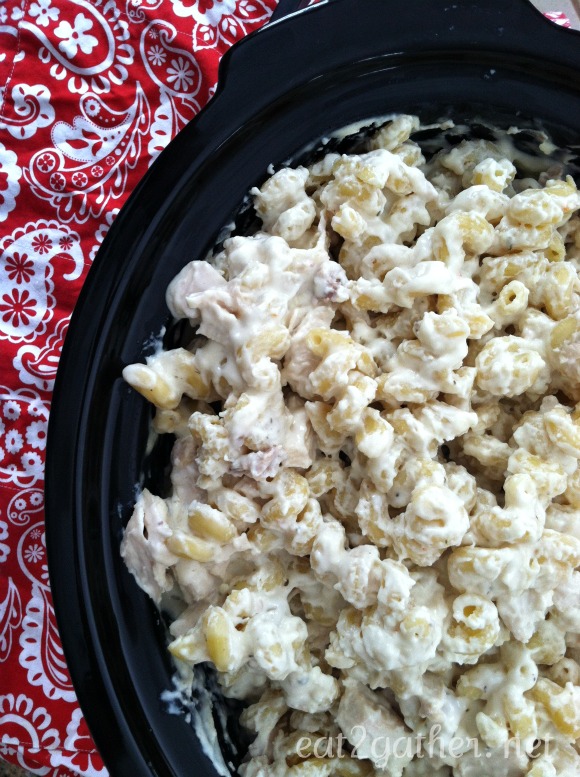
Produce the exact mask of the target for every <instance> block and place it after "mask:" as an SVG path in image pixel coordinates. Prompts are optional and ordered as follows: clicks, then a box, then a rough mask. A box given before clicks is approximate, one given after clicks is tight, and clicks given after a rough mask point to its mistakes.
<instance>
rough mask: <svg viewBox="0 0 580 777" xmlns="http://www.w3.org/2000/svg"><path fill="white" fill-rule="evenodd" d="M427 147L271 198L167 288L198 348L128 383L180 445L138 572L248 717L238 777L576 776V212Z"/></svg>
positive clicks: (381, 135)
mask: <svg viewBox="0 0 580 777" xmlns="http://www.w3.org/2000/svg"><path fill="white" fill-rule="evenodd" d="M418 129H419V121H418V119H417V118H416V117H411V116H396V117H393V118H392V119H391V120H390V121H388V122H387V123H385V124H384V126H383V127H381V128H380V129H379V130H378V131H377V132H375V134H374V135H373V137H372V138H370V140H368V142H367V150H366V151H360V153H357V154H351V155H338V154H327V155H326V156H325V157H324V158H323V159H321V160H320V161H318V162H316V163H315V164H313V165H311V166H309V167H306V166H304V167H298V168H296V169H291V168H284V169H282V170H279V171H278V172H276V173H274V175H272V176H271V177H270V178H269V179H268V180H267V181H266V182H265V183H264V184H263V185H262V186H261V187H260V188H256V189H253V190H252V192H251V194H252V195H253V197H254V203H255V208H256V213H257V215H258V216H259V218H260V219H261V221H262V228H261V229H260V230H259V231H258V232H256V233H255V234H254V235H251V236H249V237H243V236H235V237H232V238H229V239H228V240H226V241H225V243H224V247H223V250H222V251H221V252H220V253H219V255H217V256H215V257H214V258H213V260H212V261H211V262H199V261H195V262H191V263H190V264H189V265H187V266H186V267H185V268H184V269H183V270H182V271H181V273H179V275H178V276H177V277H176V278H175V279H174V281H173V282H172V283H171V285H170V287H169V289H168V291H167V303H168V306H169V308H170V310H171V312H172V313H173V315H174V316H175V317H176V318H185V319H188V320H189V321H190V323H191V324H192V325H194V326H196V327H197V332H198V335H199V336H198V337H197V338H196V339H195V340H194V341H193V343H192V344H191V345H189V346H188V347H187V348H175V349H173V350H169V351H164V350H159V351H158V352H156V353H155V354H154V355H153V356H150V357H149V358H148V359H147V360H146V363H145V364H133V365H128V366H127V367H126V368H125V370H124V373H123V374H124V377H125V379H126V380H127V382H128V383H129V384H130V385H131V386H132V387H133V388H135V389H136V390H137V391H138V392H140V393H141V394H142V395H143V396H144V397H145V398H146V399H148V400H149V401H150V402H151V403H152V404H153V405H154V406H155V408H156V415H155V420H154V423H153V426H154V430H155V431H156V432H157V433H159V434H161V433H167V432H169V433H173V434H175V436H176V441H175V443H174V447H173V453H172V457H171V473H170V476H171V477H170V480H171V489H170V492H169V493H168V494H167V495H166V497H165V498H161V497H159V496H154V495H152V494H151V493H149V491H147V490H143V492H142V493H141V495H140V496H139V498H138V500H137V504H136V506H135V509H134V512H133V515H132V517H131V519H130V521H129V524H128V525H127V528H126V531H125V534H124V538H123V542H122V547H121V552H122V555H123V558H124V559H125V562H126V564H127V565H128V567H129V569H130V570H131V572H132V573H133V574H134V576H135V577H136V579H137V581H138V583H139V584H140V585H141V587H142V588H143V589H144V590H145V591H146V592H147V593H148V594H149V595H150V596H151V597H152V598H153V599H154V600H155V601H156V602H157V603H158V604H159V603H161V604H162V602H163V597H164V596H165V595H171V596H172V597H175V595H176V594H179V595H180V596H181V597H182V598H183V600H184V603H185V606H184V611H183V613H182V615H181V616H180V617H179V618H178V619H177V620H175V621H174V622H173V624H172V626H171V629H170V630H171V634H172V636H173V640H172V642H171V644H170V646H169V650H170V651H171V653H172V654H173V655H174V656H175V657H176V658H177V659H179V660H181V661H184V662H186V663H187V664H190V665H195V664H198V663H202V662H209V663H211V664H212V665H213V666H214V667H215V670H216V672H217V675H218V679H219V682H220V683H221V685H222V687H223V690H224V694H225V695H227V696H231V697H233V698H236V699H242V700H247V701H248V702H249V703H250V706H248V708H247V709H246V710H245V712H244V713H243V715H242V722H243V723H244V725H246V726H247V727H248V728H249V729H251V730H252V731H254V732H255V733H256V734H257V736H256V739H255V741H254V742H253V744H252V745H251V746H250V749H249V753H248V758H247V760H246V763H245V764H244V765H243V766H242V767H241V772H242V774H243V775H244V777H290V776H291V777H294V776H295V777H326V776H327V775H328V777H330V776H331V775H332V776H334V775H339V777H359V776H360V777H367V775H368V777H372V776H373V775H379V774H380V775H384V777H420V775H426V774H436V775H441V777H463V775H464V774H479V773H482V774H483V771H485V770H484V769H483V767H482V768H481V769H480V768H479V767H478V765H477V754H476V752H475V751H476V750H477V748H475V750H474V748H473V742H474V741H477V743H478V745H479V746H480V747H481V748H483V751H484V753H485V760H484V764H485V766H486V768H487V769H488V770H489V769H491V771H490V772H489V773H494V774H496V773H497V774H498V775H499V774H508V773H509V774H510V775H512V777H518V776H519V775H521V777H524V775H528V777H555V775H556V774H562V775H577V774H580V756H579V755H578V746H579V737H580V664H579V661H580V609H579V608H580V571H579V570H578V566H579V565H580V404H579V403H580V366H579V365H580V280H579V275H578V267H579V266H580V264H579V262H578V260H577V252H578V246H579V242H578V241H579V239H578V233H579V230H578V224H579V223H580V215H579V214H578V211H579V210H580V194H579V193H578V191H577V190H576V186H575V184H574V181H573V180H572V178H570V177H567V178H565V179H564V180H558V179H555V178H551V179H550V178H549V177H548V176H549V174H550V170H548V172H547V173H546V174H545V175H544V174H542V175H539V174H538V172H537V171H538V170H539V168H538V161H537V159H535V160H534V165H535V167H533V169H534V170H536V173H535V174H534V175H535V176H536V178H533V174H532V173H529V172H526V171H525V154H523V152H518V151H516V149H515V146H513V145H512V144H511V143H510V135H509V133H508V134H504V135H502V134H501V133H499V132H495V131H494V132H491V131H490V132H491V135H493V136H494V137H495V140H483V139H475V140H466V139H463V140H460V142H455V143H449V144H446V142H445V141H441V142H440V143H439V146H438V147H437V148H434V146H433V143H434V141H433V140H432V139H431V140H428V141H426V145H425V147H424V148H423V147H422V146H421V145H420V144H418V143H417V142H415V141H414V140H413V134H414V133H415V132H416V131H417V130H418ZM445 129H446V130H451V132H453V131H454V130H453V124H452V123H451V122H448V123H446V125H445ZM510 132H511V130H510ZM459 137H461V136H459ZM426 159H428V160H429V161H428V162H427V161H426ZM522 160H523V161H522ZM548 167H549V165H548V164H546V169H548ZM522 168H524V169H522ZM526 176H527V177H526ZM545 179H547V180H545ZM357 726H358V727H359V728H361V727H363V728H364V732H365V733H364V737H363V738H362V739H361V740H360V742H358V741H357V740H356V738H355V736H354V733H353V732H355V730H356V729H357ZM433 726H439V730H440V732H441V737H442V742H443V743H444V745H445V746H447V745H451V743H452V742H453V741H454V740H457V739H458V740H459V742H460V745H461V746H460V747H459V750H457V749H456V752H455V753H452V752H447V751H442V752H440V753H439V754H437V755H436V756H435V755H433V754H432V753H431V754H427V756H426V755H425V753H420V752H419V751H417V750H409V751H407V749H405V753H404V755H402V756H401V757H396V758H395V757H392V754H391V755H386V754H384V757H381V755H380V753H378V752H377V750H376V748H375V740H377V739H380V738H381V737H383V739H384V738H385V737H386V738H387V740H389V741H394V740H395V739H398V740H401V741H403V742H405V743H408V742H409V741H410V739H411V738H412V737H413V736H414V735H421V736H424V737H427V736H428V735H429V732H430V730H431V729H432V727H433ZM339 736H340V737H342V736H344V737H345V738H346V741H347V743H348V747H347V751H346V752H345V753H343V755H342V756H338V755H337V753H336V750H333V749H332V748H333V742H335V740H336V738H337V737H339ZM313 742H317V743H318V744H317V745H316V747H315V746H313V744H312V743H313ZM320 742H323V743H324V747H321V746H320ZM308 743H310V744H308ZM470 743H471V744H470ZM405 747H406V746H405ZM538 747H539V748H540V750H539V751H538ZM518 748H520V749H518ZM521 748H523V750H522V749H521ZM526 748H528V749H526ZM530 748H532V749H534V748H535V749H534V753H535V757H534V758H532V757H531V756H530V752H531V751H530ZM485 773H486V774H487V773H488V771H486V772H485Z"/></svg>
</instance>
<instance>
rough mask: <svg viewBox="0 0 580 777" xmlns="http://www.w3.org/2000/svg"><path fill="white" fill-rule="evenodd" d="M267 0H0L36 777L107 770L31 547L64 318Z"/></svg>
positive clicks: (8, 394) (11, 547)
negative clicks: (110, 233) (122, 215)
mask: <svg viewBox="0 0 580 777" xmlns="http://www.w3.org/2000/svg"><path fill="white" fill-rule="evenodd" d="M275 3H276V0H90V1H89V0H0V85H2V91H1V92H0V759H4V760H6V761H8V762H10V763H14V764H19V765H20V766H22V767H24V768H27V769H29V770H30V771H33V772H34V773H36V774H40V775H45V777H71V776H74V775H83V777H85V776H86V777H97V776H98V777H106V775H107V771H106V769H105V767H104V765H103V762H102V760H101V758H100V756H99V754H98V752H97V751H96V749H95V746H94V743H93V741H92V739H91V736H90V733H89V731H88V728H87V726H86V723H85V721H84V718H83V716H82V713H81V711H80V709H79V706H78V703H77V700H76V697H75V693H74V690H73V687H72V684H71V681H70V678H69V675H68V672H67V668H66V664H65V661H64V658H63V653H62V648H61V645H60V640H59V636H58V632H57V628H56V623H55V617H54V610H53V606H52V601H51V595H50V588H49V583H48V574H47V564H46V550H45V542H44V522H43V485H44V475H43V470H44V456H45V448H46V431H47V420H48V414H49V410H50V400H51V391H52V388H53V385H54V379H55V374H56V368H57V364H58V358H59V354H60V351H61V347H62V343H63V339H64V336H65V334H66V331H67V327H68V322H69V319H70V315H71V312H72V309H73V307H74V304H75V300H76V299H77V296H78V294H79V291H80V289H81V286H82V284H83V281H84V279H85V277H86V274H87V272H88V270H89V267H90V265H91V262H92V260H93V259H94V257H95V254H96V252H97V250H98V248H99V245H100V244H101V242H102V240H103V238H104V236H105V233H106V232H107V230H108V229H109V227H110V226H111V223H112V221H113V219H114V218H115V215H116V214H117V212H118V210H119V208H120V207H121V206H122V205H123V203H124V202H125V200H126V198H127V196H128V195H129V193H130V192H131V190H132V189H133V188H134V186H135V184H136V183H137V182H138V180H139V179H140V178H141V176H142V175H143V174H144V173H145V171H146V170H147V168H148V167H149V166H150V165H151V163H152V162H153V160H154V159H155V158H156V156H157V155H158V154H159V152H160V151H161V150H162V149H163V148H164V147H165V146H166V145H167V143H168V142H169V141H170V140H171V138H173V137H174V136H175V135H176V133H177V132H179V130H180V129H181V128H182V127H183V126H184V125H185V124H186V123H187V122H188V121H189V120H190V119H191V118H192V117H193V116H195V114H197V113H198V112H199V110H200V109H201V108H202V106H203V105H204V104H205V103H206V102H207V100H208V99H209V98H210V97H211V95H212V94H213V91H214V89H215V85H216V78H217V68H218V62H219V59H220V57H221V55H222V54H223V53H224V51H225V50H226V49H227V48H228V47H229V46H230V45H231V44H232V43H234V42H235V41H236V40H238V39H240V38H241V37H243V36H244V35H245V34H247V33H248V32H250V31H251V30H254V29H256V28H258V27H260V26H261V25H263V24H264V23H265V22H266V21H267V20H268V18H269V17H270V14H271V12H272V10H273V8H274V6H275ZM552 17H553V20H554V21H555V22H556V23H559V24H564V25H566V26H569V22H568V20H567V19H566V18H565V17H563V15H562V14H558V13H556V14H553V15H552Z"/></svg>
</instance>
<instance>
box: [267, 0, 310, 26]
mask: <svg viewBox="0 0 580 777" xmlns="http://www.w3.org/2000/svg"><path fill="white" fill-rule="evenodd" d="M309 1H310V0H279V2H278V5H277V6H276V8H274V12H273V14H272V16H270V22H269V23H270V24H272V22H277V21H278V20H279V19H283V18H284V17H285V16H289V15H290V14H291V13H296V11H301V10H302V9H303V8H306V7H307V6H308V4H309Z"/></svg>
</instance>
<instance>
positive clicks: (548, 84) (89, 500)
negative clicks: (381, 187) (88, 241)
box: [46, 0, 580, 777]
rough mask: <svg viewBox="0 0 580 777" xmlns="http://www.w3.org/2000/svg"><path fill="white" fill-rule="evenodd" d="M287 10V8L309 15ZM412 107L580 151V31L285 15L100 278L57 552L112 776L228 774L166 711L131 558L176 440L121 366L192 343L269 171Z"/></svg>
mask: <svg viewBox="0 0 580 777" xmlns="http://www.w3.org/2000/svg"><path fill="white" fill-rule="evenodd" d="M282 3H283V4H282V5H281V6H280V8H279V14H278V16H282V15H283V12H287V11H288V10H290V9H291V8H292V2H291V1H290V0H282ZM296 5H297V4H296ZM396 112H405V113H417V114H418V115H419V116H420V117H421V118H422V119H423V120H424V121H431V120H434V119H437V118H440V117H444V116H452V117H453V118H455V119H456V120H465V119H467V120H469V121H471V120H474V119H475V118H477V117H481V118H483V119H485V120H488V121H490V122H492V123H495V124H498V125H499V126H504V127H506V126H509V125H511V124H520V125H524V126H531V127H533V126H535V125H536V124H538V123H540V124H541V125H542V126H543V127H545V128H547V129H548V130H550V132H551V133H552V134H553V136H554V138H555V140H556V141H557V142H558V143H560V144H562V145H565V146H567V147H569V148H570V149H571V151H572V153H575V151H574V149H575V146H576V145H577V144H580V35H579V34H577V33H575V32H571V31H568V30H564V29H562V28H558V27H556V26H555V25H553V24H552V23H550V22H548V21H547V20H545V19H544V18H543V17H542V15H541V14H540V13H539V12H538V11H536V10H535V9H534V8H533V7H532V6H531V5H530V4H529V2H528V1H527V0H477V1H475V0H404V2H399V1H398V0H331V1H330V2H326V3H320V4H319V5H315V6H312V7H309V8H308V9H306V10H303V11H300V12H298V13H292V14H290V15H288V16H286V17H285V18H279V19H277V20H275V21H273V22H271V23H270V24H269V25H267V26H266V27H265V28H263V29H262V30H260V31H259V32H257V33H254V34H252V35H250V36H249V37H248V38H246V39H245V40H243V41H241V42H240V43H239V44H237V45H236V46H235V47H234V48H233V49H232V50H231V51H230V52H229V53H228V54H227V55H226V56H225V57H224V59H223V61H222V63H221V67H220V78H219V88H218V91H217V94H216V96H215V97H214V98H213V99H212V101H211V103H210V104H209V105H208V106H207V107H206V108H205V110H204V111H202V113H201V114H200V115H199V116H198V117H196V119H195V120H194V121H192V122H191V123H190V124H189V125H188V126H187V127H186V128H185V129H184V130H183V131H182V132H181V133H180V134H179V136H178V137H177V138H176V139H175V140H174V141H173V142H172V143H171V144H170V145H169V147H168V148H167V149H166V150H165V151H164V152H163V153H162V154H161V155H160V157H159V159H158V160H157V161H156V162H155V164H154V165H153V166H152V168H151V170H150V171H149V172H148V173H147V175H146V176H145V178H144V179H143V180H142V182H141V183H140V185H139V186H138V187H137V189H136V190H135V192H134V193H133V195H132V196H131V198H130V200H129V201H128V203H127V204H126V206H125V207H124V208H123V209H122V211H121V213H120V214H119V216H118V217H117V219H116V221H115V222H114V224H113V226H112V228H111V230H110V231H109V233H108V235H107V237H106V239H105V241H104V242H103V245H102V248H101V250H100V251H99V254H98V256H97V258H96V260H95V262H94V266H93V267H92V269H91V271H90V273H89V276H88V279H87V282H86V284H85V286H84V288H83V291H82V294H81V297H80V299H79V302H78V306H77V308H76V310H75V313H74V316H73V320H72V323H71V327H70V331H69V335H68V337H67V340H66V343H65V346H64V350H63V354H62V358H61V362H60V367H59V371H58V377H57V381H56V388H55V394H54V401H53V405H52V411H51V417H50V428H49V439H48V461H47V470H46V513H47V544H48V553H49V565H50V578H51V583H52V591H53V597H54V603H55V608H56V614H57V619H58V624H59V628H60V633H61V637H62V641H63V645H64V650H65V654H66V658H67V661H68V664H69V668H70V672H71V676H72V679H73V682H74V685H75V688H76V691H77V694H78V697H79V701H80V704H81V706H82V709H83V711H84V714H85V716H86V719H87V722H88V724H89V727H90V729H91V732H92V734H93V736H94V739H95V741H96V744H97V746H98V747H99V749H100V751H101V753H102V755H103V757H104V760H105V763H106V765H107V767H108V769H109V771H110V772H111V774H112V775H114V776H115V775H117V776H119V777H149V776H150V775H159V776H160V777H161V776H163V777H170V776H171V777H190V776H191V775H199V776H200V777H201V776H202V775H208V777H209V776H210V775H211V776H212V777H213V775H215V770H214V768H213V766H212V764H211V762H210V760H209V759H208V758H207V757H206V756H205V755H204V754H203V752H202V750H201V748H200V744H199V742H198V740H197V737H196V735H195V732H194V730H193V729H192V727H191V726H190V725H189V724H188V722H187V720H186V718H185V717H184V716H175V715H170V714H168V713H167V711H166V709H165V707H164V704H163V702H162V701H161V695H162V693H163V691H164V690H166V689H167V688H170V687H171V677H172V675H173V673H174V667H173V666H172V664H171V661H170V660H169V657H168V655H167V652H166V649H165V645H166V636H165V625H164V623H163V621H162V618H161V616H160V615H159V613H158V612H157V610H156V609H155V607H154V605H153V604H152V603H151V602H150V601H149V599H148V598H147V597H146V595H145V594H144V593H142V591H141V590H140V589H138V587H137V585H136V584H135V581H134V580H133V578H132V577H131V575H130V574H129V573H128V572H127V570H126V569H125V567H124V564H123V562H122V560H121V558H120V555H119V543H120V539H121V534H122V530H123V526H124V525H125V523H126V522H127V520H128V517H129V515H130V513H131V509H132V503H133V499H134V488H135V484H136V483H138V482H143V481H144V480H145V481H146V482H147V483H149V484H150V487H151V488H152V489H153V490H157V491H159V490H160V489H162V488H163V478H164V467H163V463H164V462H165V463H166V462H167V460H168V453H169V450H168V446H169V445H170V442H169V441H165V442H162V443H161V445H160V446H157V447H156V449H155V451H154V453H153V456H152V455H151V454H150V453H149V452H148V451H147V440H148V426H149V421H150V409H149V408H148V407H147V406H146V403H145V401H144V400H142V399H141V398H140V397H139V396H138V395H137V394H136V393H135V392H132V391H131V390H130V389H129V388H128V387H127V385H126V384H125V383H124V382H123V381H122V379H121V370H122V368H123V366H125V365H126V364H128V363H131V362H135V361H139V360H142V359H143V356H144V355H145V354H146V353H147V347H148V346H147V342H148V341H149V340H150V338H151V336H152V335H153V336H156V335H157V334H158V333H159V332H160V331H161V329H162V327H164V326H166V327H168V329H167V333H166V344H167V345H171V344H172V342H176V341H177V340H178V339H179V337H180V332H179V331H178V330H176V329H175V328H172V327H171V326H170V320H169V313H168V310H167V308H166V306H165V301H164V290H165V288H166V287H167V285H168V283H169V281H170V280H171V279H172V277H173V276H174V275H175V274H176V273H177V272H178V271H179V269H180V268H181V267H182V266H183V265H184V264H185V263H186V262H188V261H190V260H191V259H194V258H196V257H197V258H202V257H204V256H205V255H206V253H207V251H208V249H210V248H211V247H212V246H213V245H214V244H215V242H216V240H218V239H219V235H220V230H221V228H222V227H223V225H224V224H226V223H227V222H228V221H230V219H231V218H232V216H233V214H235V213H237V212H238V211H239V209H240V204H241V203H242V201H243V199H244V195H245V194H246V192H247V191H248V190H249V189H250V188H251V186H253V185H255V184H256V183H259V182H260V181H261V180H263V178H264V177H265V173H266V169H267V168H268V166H269V165H270V164H271V163H273V164H274V165H277V164H280V163H281V162H282V161H283V160H285V159H289V158H296V155H297V154H298V153H299V152H300V151H301V150H303V149H305V148H307V147H308V146H309V144H312V143H314V144H315V146H316V143H317V142H318V141H319V140H320V139H321V138H323V137H324V136H328V135H329V134H330V133H332V131H333V130H336V129H337V128H340V127H343V126H345V125H348V124H351V123H352V122H358V121H361V120H365V119H370V118H373V117H376V116H381V115H385V114H390V113H396ZM63 440H66V441H67V444H66V446H65V445H63V444H62V441H63ZM233 717H235V711H234V713H233Z"/></svg>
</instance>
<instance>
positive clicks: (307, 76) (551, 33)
mask: <svg viewBox="0 0 580 777" xmlns="http://www.w3.org/2000/svg"><path fill="white" fill-rule="evenodd" d="M306 3H307V0H280V6H279V9H277V10H276V11H275V12H274V15H273V19H274V23H273V24H266V25H265V26H264V27H262V28H260V29H259V30H257V31H255V32H253V33H251V34H250V35H247V36H246V37H245V38H243V39H242V40H241V41H239V42H238V43H236V44H235V45H234V46H232V47H231V49H229V50H228V51H227V52H226V54H225V55H224V57H223V58H222V60H221V64H220V70H219V79H218V81H219V83H220V87H221V86H223V85H225V81H226V80H227V82H228V83H229V85H230V87H231V88H232V89H233V90H237V91H238V92H239V93H240V95H242V94H244V93H245V91H246V89H247V87H248V83H250V81H252V79H254V80H255V79H256V77H257V78H259V80H260V83H261V87H262V88H261V92H262V94H264V95H267V94H268V93H269V90H271V89H275V88H276V85H277V84H279V83H280V81H281V80H283V81H284V83H286V84H287V86H288V90H289V91H290V90H291V89H292V87H293V85H296V86H299V85H301V84H305V83H308V82H311V81H314V80H315V79H317V78H318V77H319V76H320V75H321V68H324V71H326V72H330V71H332V70H333V68H334V67H337V66H340V67H344V66H345V62H348V61H350V62H352V64H353V67H354V66H355V65H356V63H357V62H359V61H362V60H367V59H374V58H377V61H378V60H379V59H380V60H381V61H382V62H384V63H387V62H388V59H389V58H390V57H393V58H394V59H397V60H400V59H401V58H407V59H409V60H423V61H424V60H425V59H426V58H430V59H431V60H433V61H437V59H438V58H440V57H445V58H446V59H447V60H452V61H453V62H454V63H456V65H457V67H458V68H461V64H462V61H463V60H464V59H468V60H469V59H473V55H474V53H476V52H478V51H481V52H482V54H483V55H484V56H485V58H486V62H487V61H488V60H489V77H493V76H494V74H495V72H496V69H495V66H496V65H501V64H502V61H503V58H504V57H506V56H509V58H510V61H512V62H514V61H515V60H517V57H518V56H520V55H521V57H522V67H525V66H526V64H525V61H526V60H529V58H530V57H534V58H537V59H538V61H541V62H543V64H544V66H545V68H546V70H549V71H550V72H551V73H552V75H553V78H556V79H558V78H562V79H563V86H564V88H576V86H575V84H572V83H570V79H569V72H570V68H571V67H572V68H574V67H575V68H578V69H580V32H578V31H576V30H567V29H564V28H563V27H559V26H558V25H556V24H554V23H553V22H551V21H549V20H548V19H546V18H545V17H544V15H543V14H542V13H541V12H540V11H538V9H537V8H535V7H534V6H533V5H532V3H531V2H530V0H402V1H401V0H326V2H318V3H314V5H308V7H305V4H306ZM298 10H299V11H300V13H295V11H298ZM286 14H289V15H288V16H286V18H284V17H285V15H286ZM273 37H274V38H275V40H276V45H274V44H272V42H271V41H272V39H273ZM281 41H284V45H283V46H280V42H281ZM273 50H275V51H276V57H275V58H273V57H272V51H273ZM297 57H298V59H297ZM261 62H268V67H259V66H256V63H261ZM297 62H299V66H297ZM560 70H562V75H560V73H559V71H560ZM252 99H253V100H254V101H255V99H256V98H255V95H254V96H253V98H252ZM473 99H474V100H476V99H477V95H476V94H474V96H473ZM254 107H255V106H254Z"/></svg>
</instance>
